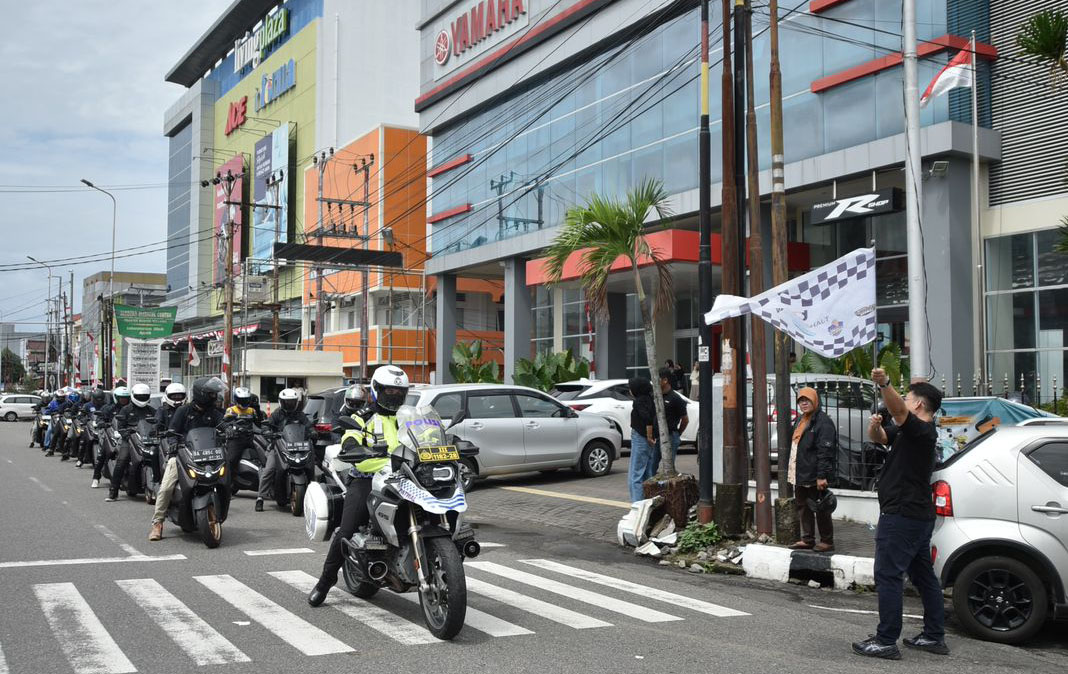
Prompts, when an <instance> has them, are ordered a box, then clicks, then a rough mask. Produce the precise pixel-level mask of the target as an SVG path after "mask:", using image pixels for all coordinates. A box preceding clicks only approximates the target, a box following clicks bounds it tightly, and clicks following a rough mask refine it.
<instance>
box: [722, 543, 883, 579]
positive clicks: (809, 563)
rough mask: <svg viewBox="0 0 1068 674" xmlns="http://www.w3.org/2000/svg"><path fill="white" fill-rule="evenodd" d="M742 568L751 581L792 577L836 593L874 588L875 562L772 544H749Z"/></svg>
mask: <svg viewBox="0 0 1068 674" xmlns="http://www.w3.org/2000/svg"><path fill="white" fill-rule="evenodd" d="M742 569H743V570H745V575H746V576H748V577H750V578H758V579H761V580H773V581H776V582H779V583H786V582H789V581H790V579H791V578H796V579H802V580H818V581H819V582H820V584H821V585H828V586H830V585H832V584H833V586H834V589H836V590H848V589H851V588H854V587H858V586H861V587H872V586H874V585H875V559H874V558H872V557H854V556H852V555H823V554H820V553H818V552H810V551H808V550H789V549H787V548H780V547H776V546H772V545H757V544H752V543H751V544H749V545H747V546H745V548H744V551H743V553H742Z"/></svg>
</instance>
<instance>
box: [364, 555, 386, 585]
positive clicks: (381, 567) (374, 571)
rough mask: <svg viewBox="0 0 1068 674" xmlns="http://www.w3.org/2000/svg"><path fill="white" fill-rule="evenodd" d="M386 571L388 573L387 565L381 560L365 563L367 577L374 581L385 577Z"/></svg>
mask: <svg viewBox="0 0 1068 674" xmlns="http://www.w3.org/2000/svg"><path fill="white" fill-rule="evenodd" d="M387 573H389V567H388V566H386V563H385V562H383V561H380V560H376V561H374V562H371V563H370V564H368V565H367V577H368V578H370V579H371V580H373V581H375V582H378V581H380V580H382V579H383V578H385V577H386V574H387Z"/></svg>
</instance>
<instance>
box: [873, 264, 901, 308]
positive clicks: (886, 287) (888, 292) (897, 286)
mask: <svg viewBox="0 0 1068 674" xmlns="http://www.w3.org/2000/svg"><path fill="white" fill-rule="evenodd" d="M908 276H909V261H908V258H907V257H894V258H888V259H885V260H876V262H875V278H876V279H878V283H877V284H876V286H875V302H876V304H878V305H879V306H887V305H894V304H905V303H907V302H908V301H909V278H908Z"/></svg>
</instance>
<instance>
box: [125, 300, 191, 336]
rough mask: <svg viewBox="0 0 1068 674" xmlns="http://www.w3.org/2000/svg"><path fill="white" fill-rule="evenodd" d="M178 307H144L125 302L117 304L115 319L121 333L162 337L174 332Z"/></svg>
mask: <svg viewBox="0 0 1068 674" xmlns="http://www.w3.org/2000/svg"><path fill="white" fill-rule="evenodd" d="M177 313H178V307H154V308H151V309H143V308H140V307H129V306H126V305H125V304H116V305H115V320H116V322H118V324H119V334H120V335H122V336H123V337H133V338H135V339H160V338H162V337H170V336H171V333H172V332H174V316H175V314H177Z"/></svg>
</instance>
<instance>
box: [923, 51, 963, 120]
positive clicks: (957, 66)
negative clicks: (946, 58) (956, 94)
mask: <svg viewBox="0 0 1068 674" xmlns="http://www.w3.org/2000/svg"><path fill="white" fill-rule="evenodd" d="M970 86H972V50H971V49H962V50H960V53H958V54H957V55H956V56H954V57H953V60H952V61H950V62H949V63H947V64H946V67H945V68H942V70H940V71H939V72H938V74H937V75H935V78H934V79H933V80H931V83H930V84H929V85H927V90H926V91H924V92H923V96H921V97H920V107H921V108H922V107H924V106H926V105H927V103H928V102H929V101H930V100H931V99H932V98H937V97H938V96H941V95H942V94H944V93H946V92H947V91H949V90H950V89H956V88H957V87H970Z"/></svg>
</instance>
